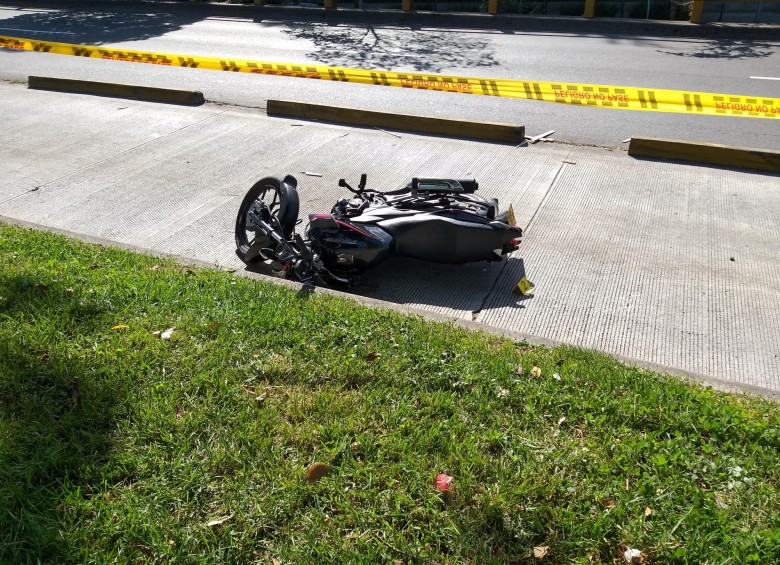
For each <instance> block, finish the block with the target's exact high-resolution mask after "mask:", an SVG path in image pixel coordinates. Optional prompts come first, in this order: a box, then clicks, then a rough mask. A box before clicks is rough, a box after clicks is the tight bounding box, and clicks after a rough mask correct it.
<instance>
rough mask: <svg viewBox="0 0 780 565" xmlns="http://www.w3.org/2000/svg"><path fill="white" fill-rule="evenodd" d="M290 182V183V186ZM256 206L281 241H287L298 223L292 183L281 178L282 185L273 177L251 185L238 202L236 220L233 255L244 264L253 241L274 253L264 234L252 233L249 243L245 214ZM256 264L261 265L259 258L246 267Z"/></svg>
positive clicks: (297, 206)
mask: <svg viewBox="0 0 780 565" xmlns="http://www.w3.org/2000/svg"><path fill="white" fill-rule="evenodd" d="M290 180H292V181H293V182H290ZM269 200H270V202H269ZM257 205H260V206H261V207H264V211H263V216H264V219H265V221H266V222H267V223H268V224H270V225H271V227H273V228H274V229H275V230H278V231H279V233H281V234H282V236H283V237H284V238H285V239H289V238H290V236H291V235H292V233H293V230H294V229H295V224H296V222H297V221H298V208H299V200H298V192H297V191H296V190H295V182H294V179H291V178H288V177H285V179H284V181H280V180H279V179H277V178H274V177H266V178H264V179H261V180H259V181H257V182H256V183H255V184H254V185H252V188H250V189H249V191H248V192H247V193H246V195H245V196H244V199H243V200H242V201H241V206H240V207H239V209H238V215H237V216H236V229H235V237H236V254H237V255H238V256H239V258H240V259H241V260H242V261H245V262H246V259H245V257H246V253H247V251H248V250H249V247H250V246H251V245H252V244H253V243H254V242H255V239H256V238H257V237H262V238H264V241H263V243H262V246H263V247H267V248H269V249H275V248H276V247H277V246H278V245H277V244H276V242H275V241H274V240H273V239H272V238H270V237H269V236H266V235H264V234H257V233H256V234H255V236H254V237H252V239H251V240H250V235H249V234H248V233H247V229H246V225H247V214H248V213H249V211H250V210H252V209H253V207H256V206H257ZM266 240H267V241H266ZM260 261H263V258H262V257H259V256H258V257H256V258H254V259H252V260H250V261H249V263H255V262H260Z"/></svg>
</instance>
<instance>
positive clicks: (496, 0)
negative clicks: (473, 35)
mask: <svg viewBox="0 0 780 565" xmlns="http://www.w3.org/2000/svg"><path fill="white" fill-rule="evenodd" d="M499 7H500V0H488V14H493V15H494V16H495V15H496V14H497V13H498V9H499Z"/></svg>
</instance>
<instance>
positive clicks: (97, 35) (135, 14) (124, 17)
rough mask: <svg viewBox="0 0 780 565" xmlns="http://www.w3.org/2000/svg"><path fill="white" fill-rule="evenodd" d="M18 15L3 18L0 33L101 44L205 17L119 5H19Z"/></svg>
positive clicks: (155, 34)
mask: <svg viewBox="0 0 780 565" xmlns="http://www.w3.org/2000/svg"><path fill="white" fill-rule="evenodd" d="M18 14H19V15H16V16H12V17H10V18H8V19H4V20H0V35H10V36H17V37H25V38H29V39H38V40H45V41H56V42H61V43H79V44H85V45H102V44H105V43H115V42H119V41H143V40H145V39H149V38H152V37H158V36H161V35H165V34H166V33H170V32H172V31H175V30H178V29H180V28H182V27H184V26H186V25H189V24H192V23H194V22H197V21H200V20H202V19H203V18H204V17H205V15H204V14H203V13H202V12H199V11H194V10H193V11H190V12H187V11H184V10H175V11H157V10H155V11H141V10H138V9H129V8H125V7H122V6H120V5H114V4H111V5H98V6H96V8H95V9H94V10H90V9H89V7H83V8H70V9H67V10H65V9H63V10H50V9H41V8H38V7H28V8H20V9H19V10H18Z"/></svg>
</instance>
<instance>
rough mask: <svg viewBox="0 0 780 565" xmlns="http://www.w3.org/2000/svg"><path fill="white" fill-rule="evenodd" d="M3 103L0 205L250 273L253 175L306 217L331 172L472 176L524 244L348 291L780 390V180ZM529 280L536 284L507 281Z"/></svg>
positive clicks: (147, 110) (324, 205) (553, 148)
mask: <svg viewBox="0 0 780 565" xmlns="http://www.w3.org/2000/svg"><path fill="white" fill-rule="evenodd" d="M0 100H2V103H0V119H1V120H2V123H3V124H4V131H5V133H6V136H5V138H4V140H5V143H4V144H3V145H2V146H0V172H1V173H2V175H0V179H2V180H0V215H2V216H5V217H8V218H13V219H17V220H22V221H27V222H34V223H36V224H40V225H44V226H48V227H52V228H56V229H62V230H68V231H72V232H76V233H79V234H82V235H85V236H89V237H98V238H104V239H107V240H111V241H115V242H117V243H120V244H125V245H133V246H139V247H141V248H144V249H148V250H150V251H153V252H159V253H169V254H175V255H179V256H183V257H189V258H192V259H197V260H200V261H206V262H208V263H211V264H215V265H220V266H226V267H234V268H241V267H242V264H241V263H240V262H239V261H238V259H237V258H236V256H235V253H234V243H233V222H234V215H235V213H236V210H237V209H238V205H239V202H240V200H241V198H242V197H243V194H244V192H245V191H246V190H247V189H248V188H249V187H250V186H251V185H252V184H253V183H254V182H255V181H256V180H258V179H259V178H261V177H263V176H268V175H275V176H281V175H284V174H287V173H291V174H294V175H296V176H297V177H298V180H299V192H300V195H301V217H305V214H308V213H309V212H323V211H328V210H330V207H331V206H332V205H333V203H334V202H335V200H336V199H337V198H340V197H343V196H345V193H344V190H343V189H340V188H338V186H337V181H338V179H339V178H341V177H346V178H347V179H352V180H355V181H356V180H357V178H358V177H359V175H360V173H363V172H365V173H367V174H368V178H369V184H370V186H372V187H373V188H376V189H379V190H383V189H384V190H388V189H393V188H397V187H398V186H400V185H402V184H405V183H406V182H407V181H408V180H409V179H410V178H411V177H413V176H437V175H441V176H449V177H460V178H468V177H474V178H477V179H478V180H479V182H480V193H481V194H483V195H485V196H495V197H497V198H499V200H500V201H501V202H502V204H503V205H508V204H509V203H511V204H512V205H513V207H514V208H515V211H516V215H517V218H518V223H519V225H521V226H522V227H524V229H525V237H524V240H523V243H522V246H521V249H520V250H519V251H518V252H516V253H514V254H513V255H512V256H511V257H509V258H508V259H507V260H505V261H502V262H500V263H477V264H471V265H461V266H448V265H444V266H442V265H431V264H426V263H421V262H417V261H412V260H400V259H392V260H389V261H388V262H386V263H384V264H383V265H381V266H380V267H379V268H377V269H375V270H374V271H371V272H370V273H368V274H367V275H366V276H365V277H364V278H363V283H364V286H363V287H361V288H359V289H356V290H355V294H359V295H363V296H367V297H371V298H374V299H379V300H384V301H389V302H393V303H396V304H405V305H408V306H412V307H414V308H416V309H418V310H419V311H427V312H431V313H435V314H438V315H444V316H447V317H448V318H449V319H453V320H466V321H468V322H472V321H475V322H478V323H479V324H481V325H482V327H484V328H486V329H492V330H496V331H504V332H515V335H521V334H522V335H529V336H535V337H537V338H539V339H541V340H551V341H555V342H562V343H571V344H576V345H580V346H583V347H588V348H593V349H599V350H602V351H606V352H608V353H611V354H613V355H616V356H618V357H621V358H630V359H636V360H638V361H639V362H642V363H647V364H654V365H660V366H663V367H668V368H669V370H672V371H678V372H689V373H693V374H696V375H701V376H704V377H710V378H713V379H720V380H721V381H724V382H728V383H731V384H732V385H733V386H735V387H743V388H751V387H753V389H766V390H767V391H769V392H772V391H774V392H778V391H780V376H779V373H780V324H778V323H777V320H778V319H779V318H780V245H778V242H780V214H778V211H780V182H779V181H780V177H778V175H772V174H760V173H754V172H749V171H735V170H727V169H718V168H710V167H700V166H693V165H689V164H675V163H666V162H657V161H647V160H638V159H634V158H632V157H629V156H627V155H626V153H625V152H623V151H619V150H607V149H603V148H597V147H581V146H571V145H565V144H560V143H542V144H537V145H532V146H524V147H516V146H513V145H500V144H491V143H482V142H475V141H464V140H453V139H445V138H438V137H430V136H421V135H412V134H397V133H394V132H386V131H382V130H378V129H360V128H347V127H341V126H336V125H331V124H320V123H315V122H306V121H296V120H287V119H281V118H269V117H267V116H265V115H264V114H263V113H261V112H258V111H256V110H253V111H249V110H242V109H237V108H231V107H224V106H218V105H206V106H204V107H201V108H179V107H169V106H161V105H156V104H153V103H145V102H136V101H126V100H113V99H108V98H96V97H89V96H82V95H75V94H59V93H49V92H41V91H28V90H26V89H25V88H24V87H23V86H22V85H15V84H7V83H5V84H0ZM306 173H309V174H306ZM316 175H321V176H316ZM523 276H528V278H529V279H531V280H532V281H533V282H534V283H535V284H536V285H537V291H536V293H535V295H534V297H533V298H523V297H519V296H517V295H515V294H513V293H512V289H513V287H514V285H515V284H516V283H517V281H518V280H519V279H520V278H522V277H523Z"/></svg>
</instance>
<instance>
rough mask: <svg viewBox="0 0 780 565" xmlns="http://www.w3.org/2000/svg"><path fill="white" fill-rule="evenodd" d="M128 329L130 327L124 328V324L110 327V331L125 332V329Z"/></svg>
mask: <svg viewBox="0 0 780 565" xmlns="http://www.w3.org/2000/svg"><path fill="white" fill-rule="evenodd" d="M129 327H130V326H126V325H124V324H117V325H115V326H111V329H112V330H126V329H127V328H129Z"/></svg>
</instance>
